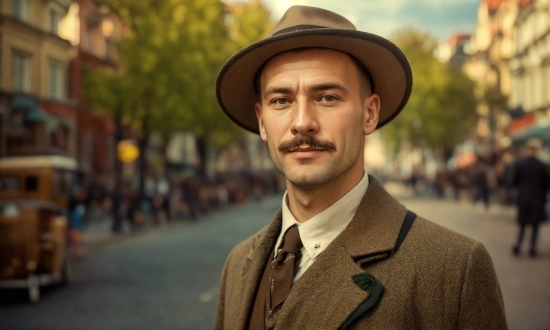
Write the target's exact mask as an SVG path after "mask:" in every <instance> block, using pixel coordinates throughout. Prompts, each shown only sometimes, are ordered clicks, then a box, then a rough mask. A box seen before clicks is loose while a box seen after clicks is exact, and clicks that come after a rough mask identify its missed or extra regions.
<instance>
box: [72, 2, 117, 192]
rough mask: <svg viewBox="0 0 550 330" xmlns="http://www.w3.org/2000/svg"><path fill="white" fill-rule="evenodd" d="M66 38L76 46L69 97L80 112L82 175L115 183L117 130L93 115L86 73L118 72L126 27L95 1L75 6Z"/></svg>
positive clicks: (78, 156) (106, 119)
mask: <svg viewBox="0 0 550 330" xmlns="http://www.w3.org/2000/svg"><path fill="white" fill-rule="evenodd" d="M64 23H65V24H64V26H63V28H64V35H65V37H66V38H67V39H68V40H69V41H70V43H71V44H72V46H73V57H72V59H71V61H70V64H69V67H68V71H69V81H70V84H69V89H68V95H69V97H70V98H71V99H72V100H74V102H75V103H76V105H77V108H78V118H77V127H78V138H77V145H78V154H77V158H78V160H79V164H80V169H81V171H82V172H83V173H85V174H88V175H89V176H93V177H96V178H100V179H101V180H103V181H106V182H109V181H112V176H113V173H114V167H115V157H116V146H115V133H116V130H117V128H116V127H115V126H114V124H113V121H112V119H111V118H109V117H108V116H106V115H101V114H97V113H93V112H92V111H91V109H90V107H89V106H88V104H87V100H86V95H85V93H84V76H85V74H86V70H94V69H97V68H102V67H109V68H113V69H117V68H118V52H117V49H118V45H119V44H120V41H121V39H122V34H123V31H124V24H123V22H122V20H121V19H120V17H118V16H117V15H116V14H115V13H113V12H112V11H111V10H109V8H107V7H105V6H101V5H99V4H98V3H97V2H96V1H94V0H75V1H73V2H72V4H71V7H70V9H69V12H68V14H67V18H66V20H65V22H64Z"/></svg>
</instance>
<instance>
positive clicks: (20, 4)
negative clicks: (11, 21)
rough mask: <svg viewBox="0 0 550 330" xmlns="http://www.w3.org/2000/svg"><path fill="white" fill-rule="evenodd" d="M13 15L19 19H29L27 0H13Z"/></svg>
mask: <svg viewBox="0 0 550 330" xmlns="http://www.w3.org/2000/svg"><path fill="white" fill-rule="evenodd" d="M13 16H14V17H15V18H17V19H18V20H21V21H25V22H26V21H28V20H29V0H13Z"/></svg>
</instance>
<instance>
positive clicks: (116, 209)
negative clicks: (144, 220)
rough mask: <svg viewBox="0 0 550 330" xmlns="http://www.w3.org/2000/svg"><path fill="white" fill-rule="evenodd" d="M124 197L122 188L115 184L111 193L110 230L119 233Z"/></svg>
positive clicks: (120, 231) (122, 217) (122, 216)
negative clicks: (111, 220) (111, 223)
mask: <svg viewBox="0 0 550 330" xmlns="http://www.w3.org/2000/svg"><path fill="white" fill-rule="evenodd" d="M124 199H125V194H124V189H123V187H122V186H121V185H117V186H116V187H115V189H114V190H113V193H112V194H111V216H112V219H113V225H112V227H111V230H112V231H113V233H116V234H120V233H122V228H123V227H122V220H123V219H124V214H123V203H124Z"/></svg>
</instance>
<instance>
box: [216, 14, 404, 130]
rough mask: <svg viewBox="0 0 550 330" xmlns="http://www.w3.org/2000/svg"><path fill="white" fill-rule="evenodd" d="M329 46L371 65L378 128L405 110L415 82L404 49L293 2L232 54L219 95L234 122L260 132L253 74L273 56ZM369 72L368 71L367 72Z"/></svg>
mask: <svg viewBox="0 0 550 330" xmlns="http://www.w3.org/2000/svg"><path fill="white" fill-rule="evenodd" d="M311 47H319V48H329V49H334V50H339V51H342V52H344V53H347V54H349V55H352V56H353V57H355V58H356V59H357V60H358V61H359V62H360V63H361V64H362V65H363V66H364V68H365V69H366V70H367V71H368V72H367V77H368V78H370V79H371V82H372V83H373V93H376V94H378V96H379V97H380V101H381V106H380V118H379V122H378V125H377V128H380V127H382V126H384V125H385V124H387V123H388V122H390V121H391V120H392V119H393V118H395V116H397V115H398V114H399V112H401V110H402V109H403V107H404V106H405V104H406V103H407V100H408V99H409V96H410V94H411V88H412V72H411V67H410V65H409V62H408V61H407V58H406V57H405V55H404V54H403V52H402V51H401V50H400V49H399V48H398V47H397V46H396V45H394V44H393V43H392V42H390V41H389V40H387V39H384V38H382V37H380V36H377V35H374V34H371V33H367V32H362V31H357V29H356V28H355V26H354V25H353V24H352V23H351V22H350V21H349V20H347V19H346V18H344V17H342V16H340V15H338V14H336V13H333V12H331V11H328V10H325V9H321V8H315V7H308V6H293V7H290V8H289V9H288V10H287V11H286V13H285V14H284V15H283V17H282V18H281V20H280V21H279V22H278V23H277V24H276V25H275V27H274V28H273V29H272V30H271V31H270V33H269V36H268V37H266V38H264V39H262V40H260V41H257V42H254V43H252V44H250V45H248V46H247V47H245V48H243V49H241V50H240V51H239V52H237V53H235V54H234V55H233V56H231V57H230V58H229V59H228V60H227V62H226V63H225V64H224V65H223V66H222V68H221V69H220V72H219V73H218V77H217V80H216V97H217V99H218V103H219V105H220V106H221V108H222V110H223V111H224V112H225V114H226V115H227V116H228V117H229V118H230V119H231V120H233V121H234V122H235V123H236V124H238V125H239V126H241V127H243V128H244V129H247V130H249V131H251V132H254V133H256V134H258V120H257V119H256V115H255V112H254V105H255V103H256V102H258V100H259V96H258V94H257V92H256V89H255V77H256V75H257V73H258V70H260V69H261V68H262V66H263V65H264V63H266V62H267V61H268V60H269V59H270V58H272V57H273V56H275V55H277V54H279V53H282V52H285V51H287V50H291V49H298V48H311ZM369 76H370V77H369Z"/></svg>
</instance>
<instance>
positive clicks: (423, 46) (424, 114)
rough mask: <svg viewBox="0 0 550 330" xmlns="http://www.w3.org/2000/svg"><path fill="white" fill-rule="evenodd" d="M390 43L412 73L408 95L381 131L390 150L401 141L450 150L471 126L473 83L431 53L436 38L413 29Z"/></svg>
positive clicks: (472, 121) (435, 44) (474, 100)
mask: <svg viewBox="0 0 550 330" xmlns="http://www.w3.org/2000/svg"><path fill="white" fill-rule="evenodd" d="M394 42H395V43H396V45H397V46H399V47H400V48H401V49H402V50H403V52H404V53H405V55H406V56H407V58H408V60H409V62H410V64H411V67H412V72H413V88H412V94H411V97H410V99H409V102H408V103H407V106H406V107H405V109H404V110H403V112H402V113H401V114H400V115H399V116H398V117H397V118H396V119H394V120H393V121H392V122H391V123H390V124H388V125H387V126H385V127H384V129H382V130H381V132H382V136H383V138H384V140H385V141H386V142H387V144H388V145H389V146H390V148H391V149H393V150H394V151H396V150H397V149H398V148H399V145H400V144H401V143H402V142H404V141H409V142H410V143H411V144H413V145H416V146H423V147H430V148H433V149H437V148H439V149H443V150H447V151H448V150H452V149H454V147H455V146H456V145H457V144H459V143H460V142H462V141H463V140H464V138H465V137H466V136H467V135H468V134H469V132H470V131H471V129H472V128H473V127H474V124H475V119H476V117H477V115H476V99H475V96H474V83H473V82H472V81H471V80H470V79H469V78H468V77H467V76H466V75H465V74H464V73H463V72H462V71H460V70H458V69H454V68H452V67H450V66H448V65H446V64H443V63H441V62H439V61H438V60H437V59H435V57H434V56H433V53H434V50H435V48H436V47H437V41H436V40H435V39H434V38H433V37H431V36H430V35H428V34H427V33H424V32H420V31H416V30H411V29H407V30H401V31H399V32H398V33H397V34H396V36H395V38H394Z"/></svg>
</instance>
